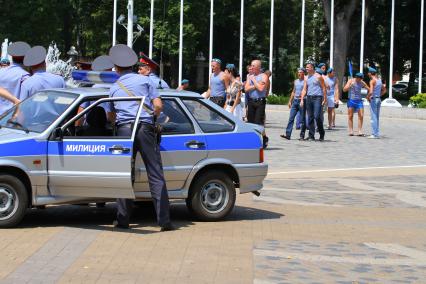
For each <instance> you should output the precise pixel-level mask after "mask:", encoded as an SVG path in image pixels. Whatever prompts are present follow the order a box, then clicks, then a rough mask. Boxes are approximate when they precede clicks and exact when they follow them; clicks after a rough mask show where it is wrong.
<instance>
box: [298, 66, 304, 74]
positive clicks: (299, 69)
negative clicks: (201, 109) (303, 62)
mask: <svg viewBox="0 0 426 284" xmlns="http://www.w3.org/2000/svg"><path fill="white" fill-rule="evenodd" d="M297 71H302V72H303V73H306V69H305V68H303V67H300V68H297Z"/></svg>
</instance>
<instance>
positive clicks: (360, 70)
mask: <svg viewBox="0 0 426 284" xmlns="http://www.w3.org/2000/svg"><path fill="white" fill-rule="evenodd" d="M361 17H362V18H361V47H360V48H361V50H360V55H359V72H363V71H364V31H365V0H362V15H361Z"/></svg>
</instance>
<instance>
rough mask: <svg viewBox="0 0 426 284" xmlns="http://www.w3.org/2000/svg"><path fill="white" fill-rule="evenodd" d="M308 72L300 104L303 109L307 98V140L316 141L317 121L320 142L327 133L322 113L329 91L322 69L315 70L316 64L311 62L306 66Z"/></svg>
mask: <svg viewBox="0 0 426 284" xmlns="http://www.w3.org/2000/svg"><path fill="white" fill-rule="evenodd" d="M306 70H307V72H308V78H307V79H306V80H305V85H304V87H303V91H302V98H301V102H300V103H301V104H302V107H303V106H304V101H303V100H304V99H305V96H307V98H306V109H307V112H308V117H309V121H308V129H309V136H308V139H307V140H311V141H314V140H315V123H314V120H315V122H316V124H317V127H318V132H319V134H320V137H319V141H324V136H325V131H324V126H323V119H322V117H323V116H322V115H321V112H322V106H323V105H325V104H326V102H327V89H326V87H325V83H324V79H323V77H322V75H321V73H322V71H321V69H319V68H317V69H316V70H314V64H313V63H312V62H309V63H308V64H306Z"/></svg>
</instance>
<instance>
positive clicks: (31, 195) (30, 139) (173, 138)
mask: <svg viewBox="0 0 426 284" xmlns="http://www.w3.org/2000/svg"><path fill="white" fill-rule="evenodd" d="M160 94H161V96H162V99H163V103H164V111H163V114H162V115H161V116H160V118H159V120H160V121H159V122H160V123H161V124H162V126H163V137H162V141H161V145H160V147H161V155H162V160H163V167H164V173H165V176H166V181H167V187H168V190H169V197H170V199H185V200H186V203H187V206H188V208H189V209H190V210H191V212H193V213H194V215H195V216H196V217H198V218H199V219H201V220H219V219H222V218H223V217H225V216H226V215H228V214H229V213H230V212H231V210H232V209H233V207H234V203H235V198H236V189H239V192H240V193H247V192H254V193H258V192H257V191H258V190H260V189H261V188H262V183H263V180H264V178H265V176H266V174H267V169H268V166H267V164H266V163H264V161H263V149H262V141H261V136H260V132H261V130H259V129H256V126H254V125H250V124H245V123H243V122H241V121H237V120H234V118H233V117H232V116H231V115H230V114H228V113H227V112H225V111H224V110H223V109H221V108H219V107H217V106H216V105H215V104H213V103H211V102H209V101H208V100H206V99H204V98H202V97H201V96H200V95H198V94H196V93H191V92H177V91H174V90H160ZM114 100H120V99H117V98H116V99H110V98H108V91H107V89H102V88H76V89H61V90H46V91H42V92H39V93H37V94H35V95H34V96H32V97H30V98H28V99H27V100H25V101H23V102H21V103H20V104H19V105H18V106H16V107H14V108H12V109H11V110H9V111H8V112H6V113H4V114H3V115H1V116H0V227H11V226H15V225H17V224H18V223H19V222H20V221H21V220H22V218H23V217H24V215H25V212H26V210H27V209H28V208H31V207H35V206H41V205H49V204H73V203H74V204H75V203H88V202H104V201H108V200H114V199H115V198H132V199H136V200H144V199H149V198H150V192H149V187H148V180H147V176H146V172H145V169H144V164H143V162H142V159H141V158H140V155H137V156H136V159H135V160H133V159H132V152H133V138H134V136H135V132H136V128H135V127H133V134H132V136H131V137H130V136H129V137H120V136H115V135H114V131H113V129H112V127H111V125H110V124H109V123H108V122H107V120H106V116H105V111H104V109H103V107H102V105H103V104H105V103H107V102H109V101H114ZM121 100H139V101H142V100H143V98H135V97H129V98H121ZM139 113H140V111H139Z"/></svg>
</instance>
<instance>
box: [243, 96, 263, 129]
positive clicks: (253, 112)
mask: <svg viewBox="0 0 426 284" xmlns="http://www.w3.org/2000/svg"><path fill="white" fill-rule="evenodd" d="M265 108H266V99H260V100H257V101H254V100H250V99H249V101H248V110H247V122H250V123H254V124H259V125H265Z"/></svg>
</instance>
